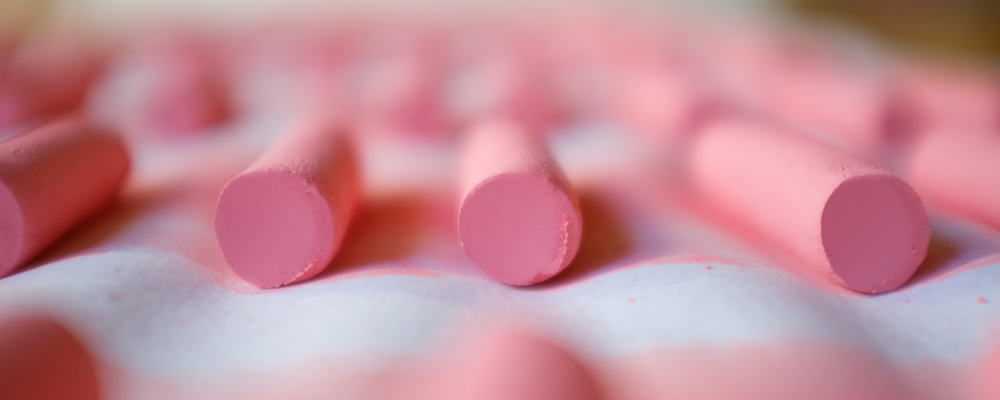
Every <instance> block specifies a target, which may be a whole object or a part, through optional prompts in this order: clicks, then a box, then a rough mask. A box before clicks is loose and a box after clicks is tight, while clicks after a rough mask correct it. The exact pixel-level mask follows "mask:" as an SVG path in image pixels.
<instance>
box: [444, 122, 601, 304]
mask: <svg viewBox="0 0 1000 400" xmlns="http://www.w3.org/2000/svg"><path fill="white" fill-rule="evenodd" d="M537 136H538V135H532V134H530V133H529V132H527V131H526V130H525V129H523V128H521V127H519V126H517V125H514V124H506V123H501V122H485V123H483V124H481V125H479V126H478V127H476V128H475V129H473V130H472V131H471V132H470V133H469V136H468V137H467V138H466V141H465V143H464V145H463V147H462V153H461V158H462V160H461V175H462V179H461V182H462V190H461V193H462V206H461V210H460V211H459V216H458V233H459V237H460V238H461V240H462V247H463V248H464V249H465V254H467V255H468V256H469V258H470V259H471V260H472V262H474V263H475V264H476V266H477V267H479V269H481V270H482V271H483V272H485V273H486V274H487V275H489V276H490V277H492V278H493V279H496V280H497V281H500V282H503V283H506V284H510V285H530V284H533V283H537V282H541V281H543V280H546V279H548V278H550V277H552V276H553V275H555V274H557V273H559V271H562V270H563V268H566V266H567V265H569V263H570V261H572V260H573V257H574V256H575V255H576V251H577V249H578V248H579V247H580V235H581V229H582V222H581V215H580V206H579V204H578V203H577V200H576V195H575V194H574V192H573V190H572V188H570V186H569V183H568V182H567V180H566V178H565V177H564V176H563V173H562V172H561V170H560V169H559V166H558V165H556V163H555V161H554V160H553V159H552V156H551V155H550V154H549V152H548V149H547V147H546V146H545V144H544V143H543V142H542V140H541V139H540V138H538V137H537Z"/></svg>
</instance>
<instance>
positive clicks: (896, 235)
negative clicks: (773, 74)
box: [687, 119, 930, 293]
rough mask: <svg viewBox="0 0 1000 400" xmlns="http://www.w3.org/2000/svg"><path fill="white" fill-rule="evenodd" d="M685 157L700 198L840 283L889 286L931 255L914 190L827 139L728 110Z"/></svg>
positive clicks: (877, 289)
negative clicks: (733, 114)
mask: <svg viewBox="0 0 1000 400" xmlns="http://www.w3.org/2000/svg"><path fill="white" fill-rule="evenodd" d="M688 157H689V158H688V160H687V173H688V177H689V179H690V184H691V185H692V187H693V188H694V189H695V190H696V192H697V193H698V194H699V196H700V198H702V199H704V200H705V201H707V202H708V203H709V204H711V205H712V207H714V208H715V209H717V210H718V211H720V212H721V213H723V214H724V215H725V216H727V217H729V218H732V219H734V220H735V221H739V224H740V225H745V226H747V227H749V228H750V229H751V230H753V231H754V233H756V234H760V235H763V237H764V238H766V239H767V240H769V241H771V242H773V243H775V244H777V245H779V246H781V247H782V248H784V249H785V250H786V251H788V252H790V253H792V254H794V255H796V256H798V257H799V258H800V259H801V260H803V261H805V263H806V264H807V265H808V266H809V267H811V268H812V269H814V270H815V271H817V272H819V273H820V274H823V275H824V276H826V277H828V278H829V279H831V280H833V281H834V282H836V283H838V284H840V285H843V286H846V287H848V288H851V289H854V290H857V291H860V292H866V293H881V292H886V291H889V290H893V289H895V288H897V287H899V286H900V285H902V284H903V283H905V282H906V281H907V280H908V279H909V278H910V276H912V275H913V273H914V272H915V271H916V269H917V267H918V266H919V265H920V263H921V262H923V260H924V256H925V255H926V254H927V245H928V242H929V240H930V229H929V228H928V225H927V218H926V216H925V212H924V207H923V204H922V203H921V201H920V198H919V197H917V195H916V193H914V191H913V189H911V188H910V187H909V186H908V185H907V184H906V183H904V182H903V181H901V180H899V179H898V178H896V177H895V176H892V175H890V174H889V173H888V172H885V171H883V170H881V169H878V168H876V167H874V166H872V165H871V164H868V163H866V162H864V161H862V160H860V159H858V158H856V157H853V156H851V155H848V154H847V153H844V152H842V151H840V150H837V149H834V148H832V147H830V146H828V145H825V144H822V143H820V142H818V141H815V140H812V139H809V138H806V137H802V136H796V135H793V134H788V133H786V132H782V131H780V130H776V129H774V128H770V127H767V126H764V125H761V124H757V123H753V122H748V121H743V120H737V119H728V120H720V121H716V122H714V123H712V124H710V125H708V126H706V128H704V130H702V131H701V132H700V133H699V134H698V136H697V137H695V138H694V140H693V142H692V144H691V148H690V153H689V155H688Z"/></svg>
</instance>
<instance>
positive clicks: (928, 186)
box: [908, 127, 1000, 229]
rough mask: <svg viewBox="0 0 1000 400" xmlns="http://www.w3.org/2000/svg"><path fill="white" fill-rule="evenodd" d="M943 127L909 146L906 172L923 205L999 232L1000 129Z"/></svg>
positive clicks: (923, 135)
mask: <svg viewBox="0 0 1000 400" xmlns="http://www.w3.org/2000/svg"><path fill="white" fill-rule="evenodd" d="M966 131H969V129H964V128H959V127H955V128H952V129H947V128H943V127H939V128H936V129H934V130H930V131H927V132H926V133H924V134H922V135H920V136H919V138H918V139H917V140H916V143H915V144H914V147H913V149H912V153H911V155H910V160H909V168H908V174H909V176H910V181H911V182H912V183H913V188H914V189H916V190H917V192H918V193H920V196H921V197H922V198H923V199H924V200H926V201H927V202H928V203H930V204H933V205H937V206H941V207H943V208H945V209H947V210H949V211H952V212H955V213H958V214H961V215H964V216H966V217H969V218H972V219H975V220H977V221H980V222H982V223H984V224H986V225H990V226H993V227H994V228H996V229H1000V130H993V131H990V132H986V133H980V134H969V133H964V132H966Z"/></svg>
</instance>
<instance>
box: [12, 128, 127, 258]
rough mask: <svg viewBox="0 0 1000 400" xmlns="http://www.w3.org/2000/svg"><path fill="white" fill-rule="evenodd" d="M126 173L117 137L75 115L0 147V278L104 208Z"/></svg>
mask: <svg viewBox="0 0 1000 400" xmlns="http://www.w3.org/2000/svg"><path fill="white" fill-rule="evenodd" d="M128 170H129V159H128V153H127V152H126V149H125V145H124V143H123V142H122V141H121V139H120V138H119V137H117V136H116V135H113V134H110V133H108V132H107V131H105V130H103V129H101V128H98V127H97V126H95V125H93V124H91V123H89V122H87V121H85V120H83V119H81V118H77V117H62V118H59V119H55V120H52V121H49V122H46V123H44V124H42V125H41V126H39V127H37V128H34V129H32V130H30V131H28V132H26V133H24V134H22V135H20V136H17V137H15V138H13V139H10V140H8V141H6V142H3V143H0V232H2V234H0V276H4V275H7V274H9V273H10V272H11V271H13V270H14V269H15V268H17V267H18V266H20V265H21V264H24V263H25V262H26V261H28V260H29V259H31V258H32V257H34V256H35V255H37V254H38V253H39V252H40V251H42V249H44V248H45V247H46V246H48V245H49V244H50V243H52V242H53V241H54V240H55V239H56V238H57V237H59V235H62V234H63V233H64V232H66V230H67V229H69V228H70V227H72V226H73V225H75V224H76V223H78V222H80V221H81V220H83V219H84V218H86V217H87V216H88V215H90V214H92V213H94V212H95V211H97V210H98V209H99V208H101V207H102V206H104V205H105V204H106V203H107V202H108V201H110V200H111V199H112V198H113V197H114V196H115V194H116V193H117V192H118V188H119V187H120V186H121V184H122V182H124V180H125V177H126V175H128Z"/></svg>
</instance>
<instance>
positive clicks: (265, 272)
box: [215, 121, 360, 288]
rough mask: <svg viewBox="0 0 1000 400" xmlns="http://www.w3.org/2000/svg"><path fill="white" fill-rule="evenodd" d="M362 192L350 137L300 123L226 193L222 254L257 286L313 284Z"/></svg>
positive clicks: (220, 226)
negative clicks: (298, 282)
mask: <svg viewBox="0 0 1000 400" xmlns="http://www.w3.org/2000/svg"><path fill="white" fill-rule="evenodd" d="M359 191H360V189H359V187H358V177H357V167H356V160H355V155H354V148H353V145H352V144H351V142H350V139H349V137H348V136H347V135H346V134H343V133H340V132H337V128H336V127H335V125H333V124H329V123H325V122H317V121H310V122H307V123H304V124H301V125H299V126H296V127H295V128H294V129H292V130H291V131H289V132H287V133H286V134H285V135H284V137H282V138H281V139H280V140H279V142H278V143H276V144H275V145H273V146H272V148H271V149H270V150H268V152H267V153H266V154H265V155H264V156H263V157H262V158H261V159H260V160H259V161H257V162H256V163H255V164H254V165H253V166H251V167H250V168H249V169H247V170H246V171H244V172H243V173H242V174H240V175H239V176H237V177H235V178H233V179H232V180H231V181H229V183H228V184H226V186H225V188H223V190H222V194H220V195H219V203H218V205H217V206H216V209H215V235H216V237H217V238H218V240H219V246H220V247H221V248H222V254H223V256H224V257H225V259H226V262H227V263H229V266H230V267H231V268H232V269H233V272H235V273H236V275H238V276H239V277H240V278H242V279H244V280H246V281H247V282H250V283H252V284H254V285H257V286H260V287H264V288H273V287H278V286H281V285H286V284H289V283H292V282H297V281H301V280H304V279H308V278H310V277H312V276H314V275H316V274H318V273H319V272H320V271H322V270H323V269H324V268H326V266H327V264H329V262H330V260H331V259H332V258H333V256H334V254H335V253H336V252H337V249H338V248H340V243H341V241H342V240H343V238H344V232H345V230H346V229H347V224H348V223H349V221H350V219H351V215H352V214H353V213H354V209H355V206H356V205H357V202H358V195H359Z"/></svg>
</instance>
